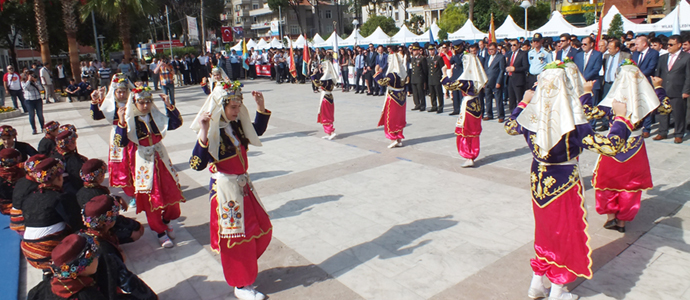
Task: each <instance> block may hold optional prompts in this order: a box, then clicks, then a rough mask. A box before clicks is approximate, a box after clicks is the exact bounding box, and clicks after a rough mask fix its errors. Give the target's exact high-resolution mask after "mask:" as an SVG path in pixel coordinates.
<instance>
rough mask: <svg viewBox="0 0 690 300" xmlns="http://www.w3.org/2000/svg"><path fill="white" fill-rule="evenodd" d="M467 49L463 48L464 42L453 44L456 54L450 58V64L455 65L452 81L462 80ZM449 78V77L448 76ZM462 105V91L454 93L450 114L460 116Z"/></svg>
mask: <svg viewBox="0 0 690 300" xmlns="http://www.w3.org/2000/svg"><path fill="white" fill-rule="evenodd" d="M464 50H465V48H464V47H463V44H462V41H455V42H453V51H454V52H455V54H454V55H453V57H451V58H450V64H451V65H453V69H452V72H453V73H452V74H451V76H450V79H451V81H452V82H455V81H456V80H458V78H460V74H462V72H463V68H462V56H463V54H464V53H463V52H464ZM446 76H448V75H446ZM461 103H462V95H460V90H456V91H453V111H452V112H451V113H450V115H451V116H455V115H459V114H460V104H461Z"/></svg>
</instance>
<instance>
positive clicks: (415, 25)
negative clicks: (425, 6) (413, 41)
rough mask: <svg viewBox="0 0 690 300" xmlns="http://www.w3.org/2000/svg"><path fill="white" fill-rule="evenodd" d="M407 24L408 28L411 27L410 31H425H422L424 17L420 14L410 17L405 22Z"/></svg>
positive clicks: (417, 32)
mask: <svg viewBox="0 0 690 300" xmlns="http://www.w3.org/2000/svg"><path fill="white" fill-rule="evenodd" d="M405 25H407V29H409V30H410V32H412V33H414V34H422V33H424V31H422V26H423V25H424V17H422V16H420V15H414V16H412V18H410V20H409V21H407V22H405Z"/></svg>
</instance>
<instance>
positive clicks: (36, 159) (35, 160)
mask: <svg viewBox="0 0 690 300" xmlns="http://www.w3.org/2000/svg"><path fill="white" fill-rule="evenodd" d="M48 157H49V156H47V155H45V154H36V155H34V156H31V157H29V159H27V160H26V161H25V162H24V171H26V174H29V175H31V176H32V177H33V175H34V171H35V170H36V166H38V164H40V163H41V161H43V160H44V159H46V158H48Z"/></svg>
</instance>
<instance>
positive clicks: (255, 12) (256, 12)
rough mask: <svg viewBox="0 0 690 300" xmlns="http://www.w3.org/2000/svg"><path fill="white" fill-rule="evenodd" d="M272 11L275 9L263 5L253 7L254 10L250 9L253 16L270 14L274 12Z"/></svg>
mask: <svg viewBox="0 0 690 300" xmlns="http://www.w3.org/2000/svg"><path fill="white" fill-rule="evenodd" d="M272 13H273V10H271V9H270V8H268V7H263V8H259V9H253V10H250V11H249V15H250V16H252V17H256V16H262V15H269V14H272Z"/></svg>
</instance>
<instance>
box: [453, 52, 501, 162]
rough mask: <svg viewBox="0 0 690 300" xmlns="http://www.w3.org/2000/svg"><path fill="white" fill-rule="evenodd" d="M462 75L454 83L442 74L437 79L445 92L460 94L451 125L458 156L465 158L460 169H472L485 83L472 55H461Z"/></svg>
mask: <svg viewBox="0 0 690 300" xmlns="http://www.w3.org/2000/svg"><path fill="white" fill-rule="evenodd" d="M462 64H463V67H462V69H463V72H462V74H461V75H460V77H458V80H457V81H455V82H451V80H450V78H448V77H446V76H445V75H447V73H448V71H447V70H446V71H444V72H443V74H444V78H443V79H442V80H441V82H442V83H443V85H444V86H445V87H446V89H447V90H449V91H456V90H458V91H460V93H462V96H463V98H462V103H461V104H460V105H461V106H460V114H459V115H458V121H457V122H456V123H455V135H457V137H456V144H457V147H458V153H459V154H460V156H462V157H464V158H465V159H466V161H465V163H463V164H462V167H463V168H468V167H472V166H474V160H475V159H477V157H478V156H479V135H480V134H481V133H482V105H481V99H479V97H478V96H479V93H480V91H481V90H482V88H483V87H484V85H485V84H486V82H487V81H488V80H489V79H488V77H487V76H486V73H484V68H482V65H481V62H480V61H479V59H478V58H477V56H476V55H474V54H471V53H466V54H465V55H463V56H462Z"/></svg>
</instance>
